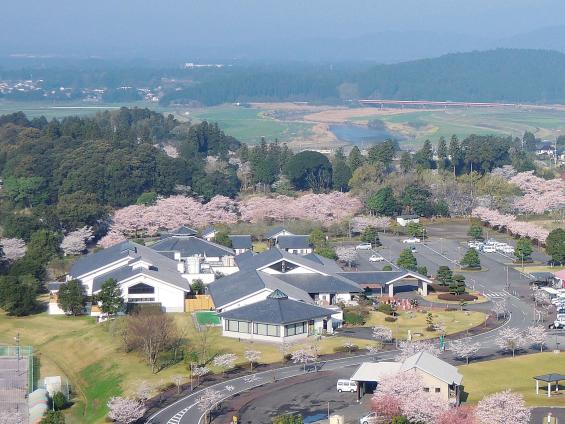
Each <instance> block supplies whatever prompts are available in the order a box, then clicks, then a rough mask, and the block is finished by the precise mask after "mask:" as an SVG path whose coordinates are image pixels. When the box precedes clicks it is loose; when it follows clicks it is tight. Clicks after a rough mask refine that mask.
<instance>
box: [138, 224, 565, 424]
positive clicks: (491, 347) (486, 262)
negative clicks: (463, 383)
mask: <svg viewBox="0 0 565 424" xmlns="http://www.w3.org/2000/svg"><path fill="white" fill-rule="evenodd" d="M456 231H457V230H449V231H444V229H443V230H442V227H438V228H437V229H435V228H433V227H432V228H430V231H429V233H430V235H431V237H430V239H429V240H426V241H425V243H420V244H417V245H416V248H417V252H416V253H415V256H416V259H417V261H418V265H425V266H426V267H427V269H428V273H429V274H432V275H435V273H436V271H437V268H438V267H439V266H440V265H449V266H450V268H452V269H457V268H458V262H459V261H460V259H461V258H462V256H463V255H464V254H465V252H466V251H467V245H466V243H465V242H463V241H462V240H466V237H462V235H461V234H457V233H456ZM403 238H405V237H397V236H392V235H381V236H380V239H381V242H382V243H383V246H382V247H380V248H378V249H377V252H378V253H380V254H381V255H382V256H383V257H384V258H385V262H379V263H371V262H369V260H368V258H369V256H370V255H371V253H372V252H367V251H364V252H359V255H358V266H357V267H358V270H359V271H364V270H375V269H382V267H383V265H384V264H386V263H390V264H391V265H393V269H395V267H396V265H395V264H394V260H395V258H398V256H399V254H400V252H401V251H402V249H404V248H406V247H407V246H408V245H407V244H404V243H402V239H403ZM496 239H497V240H499V241H509V240H511V239H508V238H506V237H504V236H500V235H498V234H496ZM510 244H512V241H510ZM533 256H534V260H538V261H545V260H547V257H545V255H543V254H542V253H539V252H535V253H534V255H533ZM480 258H481V265H482V266H483V268H484V269H486V270H485V271H478V272H468V271H459V270H458V271H457V273H461V274H463V275H465V277H466V282H467V285H468V286H469V287H471V288H472V289H475V290H478V291H480V292H481V293H483V294H484V295H485V296H487V297H488V298H489V299H491V300H493V301H502V300H504V301H505V302H506V304H507V308H508V312H509V317H508V319H507V321H506V322H505V323H504V324H503V325H504V326H510V327H516V328H520V329H524V328H526V327H528V326H529V325H532V323H533V320H534V317H535V314H534V307H533V304H532V302H531V299H530V298H531V290H530V288H529V286H528V282H529V278H528V277H527V276H526V275H523V274H522V273H521V272H519V270H517V269H515V268H514V267H510V266H508V265H509V264H510V263H511V262H512V258H511V257H509V256H506V255H502V254H499V253H481V254H480ZM491 307H492V303H490V302H489V303H486V304H480V305H470V306H468V308H469V309H487V310H488V309H490V308H491ZM543 324H544V325H547V324H548V322H545V323H543ZM496 337H497V331H490V332H487V333H483V334H478V335H475V336H471V338H472V339H473V340H474V341H475V342H479V343H480V344H481V350H480V351H479V353H478V357H479V358H483V359H485V358H491V357H495V356H499V355H500V354H501V352H499V350H498V348H497V347H496V343H495V339H496ZM362 338H364V337H362ZM557 343H559V344H560V346H565V335H564V334H563V332H560V331H559V330H554V331H553V332H551V337H550V338H549V340H548V343H547V348H549V349H554V348H555V347H556V346H557ZM391 357H392V356H391V353H390V352H383V353H382V354H379V355H377V356H376V357H372V356H369V355H362V356H354V357H349V358H343V359H338V360H333V361H327V362H325V363H322V364H321V367H320V369H319V371H322V372H324V371H332V372H335V371H336V370H343V369H344V368H345V367H351V366H354V365H359V364H360V363H362V362H364V361H368V360H374V359H376V360H384V359H390V358H391ZM443 359H447V360H449V361H450V362H451V361H454V359H453V358H451V357H450V356H449V354H448V353H447V352H446V356H444V357H443ZM303 374H304V371H303V368H302V366H290V367H285V368H280V369H278V370H276V373H273V371H264V372H258V373H256V374H252V375H250V376H245V377H239V378H235V379H232V380H226V381H224V382H222V383H218V384H216V385H214V386H211V387H212V388H213V389H215V390H217V391H219V392H220V393H221V394H222V400H225V399H228V398H230V397H233V396H236V395H238V394H240V393H243V392H247V391H250V390H251V389H254V388H257V387H260V386H261V387H263V388H267V387H268V386H269V384H281V383H280V381H281V380H285V379H288V378H292V377H297V376H301V375H303ZM319 374H320V373H319V372H317V373H316V372H314V371H312V372H311V374H310V375H312V376H316V375H319ZM334 377H335V376H332V379H333V378H334ZM312 380H316V381H318V383H319V384H322V383H320V382H321V381H322V380H320V379H319V378H314V377H312ZM328 381H329V380H328ZM332 381H334V383H335V379H334V380H332ZM277 382H278V383H277ZM323 384H326V385H327V384H328V383H327V382H326V383H323ZM299 386H300V387H302V386H304V387H305V388H306V389H307V388H308V387H309V386H308V384H307V383H306V382H304V381H302V382H301V384H300V385H296V386H295V387H299ZM263 390H265V389H262V390H261V391H263ZM297 390H298V389H297ZM326 391H327V390H323V391H317V390H315V391H313V392H312V391H311V390H309V389H307V393H311V395H309V396H308V402H309V403H310V404H311V405H312V406H313V407H314V410H315V411H316V410H318V409H321V408H322V406H323V405H322V403H323V402H324V399H325V398H324V396H327V394H325V392H326ZM252 392H256V390H252V391H251V392H250V393H252ZM300 392H302V390H300ZM275 393H276V397H275V398H272V397H271V398H269V399H270V400H269V401H268V402H271V404H270V405H271V406H270V411H272V410H274V409H275V408H274V405H290V404H292V398H293V396H294V394H293V391H292V389H291V390H290V391H288V389H286V390H281V391H276V392H275ZM285 393H287V395H286V398H285ZM291 395H292V396H291ZM199 396H200V394H199V392H195V393H193V394H189V395H187V396H186V397H184V398H181V399H180V400H179V401H177V402H175V403H173V404H172V405H170V406H167V407H165V408H163V409H161V410H160V411H158V412H157V413H156V414H154V415H153V416H151V417H150V419H149V420H148V421H147V422H148V423H152V424H200V423H201V422H202V421H203V419H202V418H203V417H202V415H203V413H202V411H201V410H200V409H199V405H198V398H199ZM263 401H264V400H263ZM328 401H329V402H330V408H331V402H332V401H331V400H328ZM257 402H259V401H257ZM273 402H276V403H273ZM336 402H337V401H336ZM246 408H255V404H254V403H252V404H251V406H249V405H247V406H246ZM256 410H257V411H260V410H261V404H260V403H257V405H256ZM291 410H292V409H291ZM315 411H314V412H315ZM224 412H225V414H227V415H225V416H224V415H222V411H220V416H222V417H224V418H225V422H229V420H230V419H231V415H229V412H226V411H224ZM315 414H316V412H315ZM326 414H327V411H326ZM255 416H257V415H255ZM256 419H259V418H256ZM264 419H267V418H266V417H265V416H263V418H262V419H259V421H256V422H262V421H264ZM268 421H269V420H268ZM533 422H537V421H533Z"/></svg>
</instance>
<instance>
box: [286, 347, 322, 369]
mask: <svg viewBox="0 0 565 424" xmlns="http://www.w3.org/2000/svg"><path fill="white" fill-rule="evenodd" d="M291 359H292V362H293V363H295V364H303V365H304V372H306V364H308V362H315V361H317V360H318V355H317V353H316V352H315V351H314V350H313V349H298V350H295V351H294V352H292V354H291Z"/></svg>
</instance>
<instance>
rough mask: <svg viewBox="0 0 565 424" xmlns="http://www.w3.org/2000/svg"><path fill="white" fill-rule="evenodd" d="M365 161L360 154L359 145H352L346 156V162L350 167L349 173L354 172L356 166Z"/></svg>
mask: <svg viewBox="0 0 565 424" xmlns="http://www.w3.org/2000/svg"><path fill="white" fill-rule="evenodd" d="M364 163H365V157H364V156H363V155H362V154H361V150H359V147H357V146H353V148H352V149H351V151H350V152H349V156H348V157H347V164H348V165H349V168H350V169H351V173H353V172H355V170H356V169H357V168H359V167H360V166H361V165H363V164H364Z"/></svg>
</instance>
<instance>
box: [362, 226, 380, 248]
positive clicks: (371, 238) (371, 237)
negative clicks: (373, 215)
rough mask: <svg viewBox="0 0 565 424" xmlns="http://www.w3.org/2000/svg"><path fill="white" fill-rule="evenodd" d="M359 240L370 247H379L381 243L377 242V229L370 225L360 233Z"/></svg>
mask: <svg viewBox="0 0 565 424" xmlns="http://www.w3.org/2000/svg"><path fill="white" fill-rule="evenodd" d="M361 240H362V241H364V242H366V243H371V246H373V247H375V246H380V245H381V241H380V240H379V232H378V231H377V229H376V228H375V227H373V226H371V225H369V226H368V227H366V228H365V229H364V230H363V232H362V233H361Z"/></svg>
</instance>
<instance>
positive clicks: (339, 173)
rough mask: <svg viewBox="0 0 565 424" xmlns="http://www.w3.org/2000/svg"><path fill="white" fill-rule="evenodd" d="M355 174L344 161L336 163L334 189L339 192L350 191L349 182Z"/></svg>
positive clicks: (333, 174) (333, 175) (333, 176)
mask: <svg viewBox="0 0 565 424" xmlns="http://www.w3.org/2000/svg"><path fill="white" fill-rule="evenodd" d="M352 175H353V173H352V172H351V169H350V168H349V166H347V163H346V162H345V161H344V160H340V161H335V162H334V164H333V173H332V187H333V189H334V190H338V191H348V190H349V180H350V179H351V177H352Z"/></svg>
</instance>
